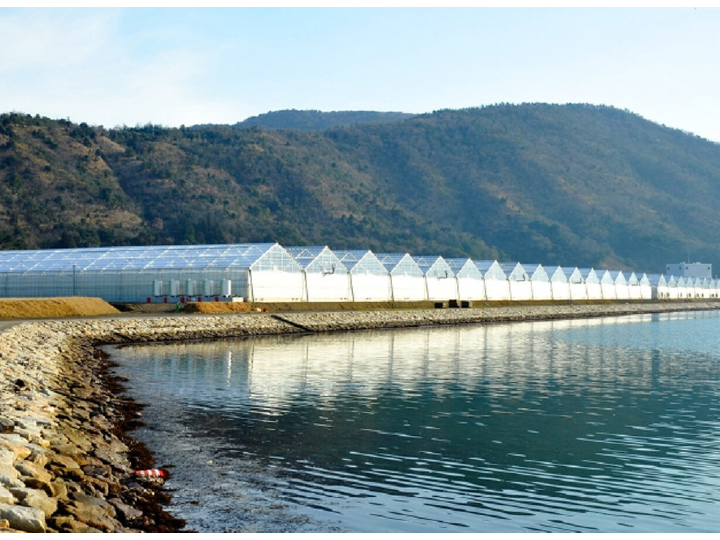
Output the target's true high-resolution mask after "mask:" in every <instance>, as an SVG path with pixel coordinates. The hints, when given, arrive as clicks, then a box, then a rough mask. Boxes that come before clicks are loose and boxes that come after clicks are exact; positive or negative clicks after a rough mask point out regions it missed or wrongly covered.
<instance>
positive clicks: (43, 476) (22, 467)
mask: <svg viewBox="0 0 720 540" xmlns="http://www.w3.org/2000/svg"><path fill="white" fill-rule="evenodd" d="M15 468H16V469H17V470H18V471H19V472H20V474H22V475H23V476H29V477H30V478H37V479H38V480H43V481H44V482H52V479H53V478H52V476H51V475H50V473H49V472H48V471H46V470H45V469H43V468H42V467H38V466H37V465H35V464H34V463H29V462H27V461H21V462H20V463H18V464H17V465H15Z"/></svg>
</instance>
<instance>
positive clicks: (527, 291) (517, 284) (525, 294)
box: [508, 281, 532, 301]
mask: <svg viewBox="0 0 720 540" xmlns="http://www.w3.org/2000/svg"><path fill="white" fill-rule="evenodd" d="M508 283H509V284H510V299H511V300H518V301H520V300H532V285H531V284H530V281H508Z"/></svg>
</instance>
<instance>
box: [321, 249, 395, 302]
mask: <svg viewBox="0 0 720 540" xmlns="http://www.w3.org/2000/svg"><path fill="white" fill-rule="evenodd" d="M335 255H336V256H337V257H338V259H340V261H341V262H342V263H343V265H344V266H345V267H346V268H347V269H348V271H349V272H350V294H351V295H352V299H353V301H354V302H389V301H390V300H392V292H391V290H390V274H388V271H387V270H386V269H385V267H384V266H383V265H382V263H381V262H380V261H379V260H378V258H377V257H376V256H375V255H374V254H373V252H372V251H370V250H355V251H335Z"/></svg>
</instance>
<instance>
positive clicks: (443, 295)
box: [425, 277, 458, 301]
mask: <svg viewBox="0 0 720 540" xmlns="http://www.w3.org/2000/svg"><path fill="white" fill-rule="evenodd" d="M425 279H426V280H427V293H428V298H427V299H428V300H443V301H444V300H457V297H458V293H457V283H456V282H455V278H444V279H438V278H435V277H426V278H425Z"/></svg>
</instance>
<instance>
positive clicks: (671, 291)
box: [667, 276, 684, 300]
mask: <svg viewBox="0 0 720 540" xmlns="http://www.w3.org/2000/svg"><path fill="white" fill-rule="evenodd" d="M683 285H684V284H683ZM667 289H668V298H670V300H676V299H678V298H680V291H679V288H678V282H677V280H676V279H675V276H670V277H669V278H667Z"/></svg>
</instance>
